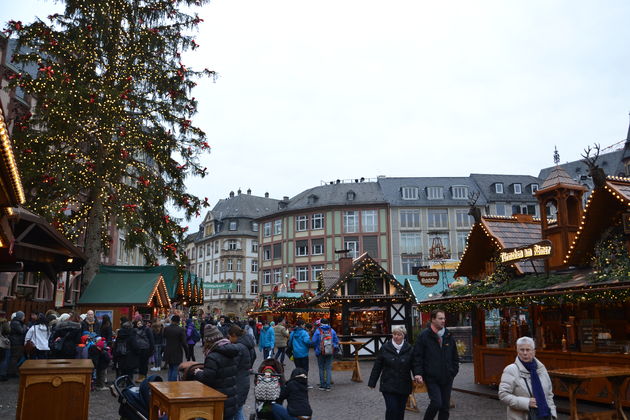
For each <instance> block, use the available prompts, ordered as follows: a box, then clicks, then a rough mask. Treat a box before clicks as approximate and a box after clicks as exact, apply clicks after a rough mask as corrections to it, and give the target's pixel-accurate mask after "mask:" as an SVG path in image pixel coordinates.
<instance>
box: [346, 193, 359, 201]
mask: <svg viewBox="0 0 630 420" xmlns="http://www.w3.org/2000/svg"><path fill="white" fill-rule="evenodd" d="M356 196H357V195H356V194H355V192H354V191H348V192H347V193H346V200H348V201H354V199H355V197H356Z"/></svg>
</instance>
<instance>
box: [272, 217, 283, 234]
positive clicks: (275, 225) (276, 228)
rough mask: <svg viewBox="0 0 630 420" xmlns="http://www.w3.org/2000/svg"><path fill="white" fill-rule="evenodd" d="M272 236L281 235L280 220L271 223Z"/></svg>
mask: <svg viewBox="0 0 630 420" xmlns="http://www.w3.org/2000/svg"><path fill="white" fill-rule="evenodd" d="M273 234H274V235H282V220H276V221H274V222H273Z"/></svg>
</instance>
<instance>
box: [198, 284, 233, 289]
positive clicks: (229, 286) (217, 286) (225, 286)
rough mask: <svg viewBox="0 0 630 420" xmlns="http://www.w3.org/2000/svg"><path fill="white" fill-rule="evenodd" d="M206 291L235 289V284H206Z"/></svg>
mask: <svg viewBox="0 0 630 420" xmlns="http://www.w3.org/2000/svg"><path fill="white" fill-rule="evenodd" d="M203 288H204V289H227V290H232V289H234V283H204V284H203Z"/></svg>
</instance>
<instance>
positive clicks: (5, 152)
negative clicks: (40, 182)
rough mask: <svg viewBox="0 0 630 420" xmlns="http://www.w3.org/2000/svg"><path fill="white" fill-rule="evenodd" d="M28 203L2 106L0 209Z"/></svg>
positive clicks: (0, 109)
mask: <svg viewBox="0 0 630 420" xmlns="http://www.w3.org/2000/svg"><path fill="white" fill-rule="evenodd" d="M25 201H26V197H25V195H24V189H23V187H22V180H21V178H20V173H19V171H18V168H17V163H16V162H15V155H14V154H13V147H12V145H11V140H10V139H9V131H8V130H7V125H6V122H5V120H4V111H3V109H2V106H1V105H0V207H13V206H17V205H20V204H23V203H24V202H25Z"/></svg>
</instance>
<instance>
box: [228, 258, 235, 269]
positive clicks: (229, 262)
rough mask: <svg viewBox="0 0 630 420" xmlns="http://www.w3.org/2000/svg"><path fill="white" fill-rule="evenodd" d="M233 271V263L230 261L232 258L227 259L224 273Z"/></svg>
mask: <svg viewBox="0 0 630 420" xmlns="http://www.w3.org/2000/svg"><path fill="white" fill-rule="evenodd" d="M233 270H234V262H233V261H232V258H228V259H227V268H226V271H233Z"/></svg>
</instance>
